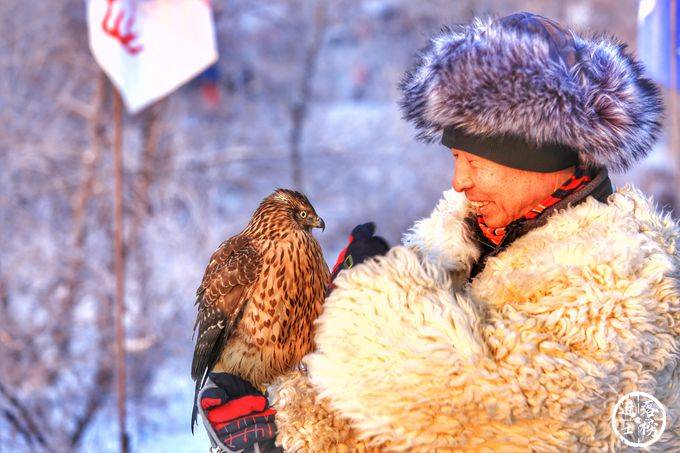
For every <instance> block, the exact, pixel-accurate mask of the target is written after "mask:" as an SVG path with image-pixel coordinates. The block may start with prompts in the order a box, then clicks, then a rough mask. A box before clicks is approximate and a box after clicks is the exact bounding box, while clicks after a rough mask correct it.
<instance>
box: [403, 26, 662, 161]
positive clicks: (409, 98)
mask: <svg viewBox="0 0 680 453" xmlns="http://www.w3.org/2000/svg"><path fill="white" fill-rule="evenodd" d="M574 41H575V44H576V52H577V58H578V61H577V63H576V64H575V65H573V66H572V67H567V65H566V64H565V63H563V62H562V61H560V60H558V61H555V60H554V59H551V58H550V56H549V47H548V43H547V42H546V41H545V39H544V38H543V37H541V36H538V35H530V34H527V33H522V32H520V31H517V30H513V29H508V28H505V27H503V26H502V25H500V24H499V23H498V22H494V21H492V20H485V21H482V20H476V21H475V22H473V23H472V24H471V25H468V26H465V27H462V28H461V29H460V30H458V31H454V30H452V29H444V30H443V31H442V32H441V33H440V34H439V35H437V36H435V37H433V38H432V39H431V40H430V45H429V46H428V47H427V48H426V49H425V50H423V51H422V52H421V54H420V58H419V61H418V62H417V64H416V65H415V67H414V68H413V69H412V70H411V71H409V72H408V73H406V75H405V76H404V78H403V80H402V82H401V85H400V87H401V89H402V92H403V97H402V100H401V107H402V111H403V114H404V118H405V119H407V120H409V121H412V122H413V123H414V124H415V126H416V128H417V130H418V138H420V139H422V140H425V141H426V142H432V141H435V140H438V139H439V138H440V137H441V133H442V130H443V129H444V127H446V126H457V127H461V128H463V129H464V130H465V131H467V132H468V133H471V134H477V135H496V134H509V135H517V136H520V137H523V138H525V139H527V140H530V141H533V142H535V143H537V144H542V143H550V142H553V143H554V142H556V143H561V144H564V145H567V146H570V147H572V148H574V149H576V150H578V152H579V159H580V160H581V161H582V162H583V163H584V164H587V165H595V166H604V167H607V168H609V169H610V170H615V171H617V170H619V171H624V170H626V169H628V168H629V167H630V165H631V164H632V163H633V162H635V161H636V160H638V159H641V158H643V157H644V156H646V155H647V153H648V152H649V151H650V149H651V147H652V145H653V144H654V142H655V141H656V139H657V138H658V135H659V132H660V129H661V126H660V121H661V115H662V111H663V105H662V101H661V97H660V94H659V91H658V89H657V88H656V86H655V85H654V84H653V83H652V82H651V81H650V80H649V79H647V78H646V77H645V76H644V75H643V74H642V72H643V71H642V66H641V64H640V63H639V62H638V61H636V60H635V59H634V58H633V57H632V56H631V55H630V54H629V53H628V52H627V51H626V46H625V45H623V44H621V43H619V42H617V41H615V40H614V39H612V38H606V37H596V38H593V39H583V38H581V37H579V36H576V35H574Z"/></svg>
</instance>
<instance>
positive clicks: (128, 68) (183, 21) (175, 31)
mask: <svg viewBox="0 0 680 453" xmlns="http://www.w3.org/2000/svg"><path fill="white" fill-rule="evenodd" d="M87 24H88V29H89V39H90V49H91V50H92V54H93V55H94V58H95V60H96V61H97V63H98V64H99V65H100V66H101V67H102V69H103V70H104V72H105V73H106V74H107V75H108V76H109V78H110V79H111V81H112V82H113V84H114V85H115V86H116V87H117V88H118V90H119V91H120V93H121V96H122V98H123V101H124V102H125V106H126V107H127V109H128V111H129V112H130V113H136V112H138V111H140V110H142V109H143V108H144V107H146V106H148V105H149V104H151V103H152V102H154V101H156V100H158V99H160V98H162V97H163V96H165V95H167V94H169V93H171V92H172V91H174V90H175V89H176V88H178V87H179V86H181V85H183V84H184V83H186V82H188V81H189V80H191V79H192V78H193V77H195V76H196V75H198V74H200V73H201V72H202V71H203V70H205V69H206V68H207V67H209V66H210V65H212V64H213V63H215V61H217V43H216V41H215V28H214V25H213V19H212V9H211V7H210V1H209V0H87Z"/></svg>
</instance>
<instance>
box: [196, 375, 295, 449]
mask: <svg viewBox="0 0 680 453" xmlns="http://www.w3.org/2000/svg"><path fill="white" fill-rule="evenodd" d="M198 405H199V412H200V414H201V417H202V418H203V424H204V425H205V429H206V430H207V431H208V436H209V437H210V439H211V442H212V443H213V447H217V448H219V449H220V450H222V451H226V452H244V453H249V452H253V451H255V446H256V445H258V447H259V451H261V452H272V453H273V452H282V451H283V450H281V449H280V448H278V447H276V446H275V445H274V441H275V439H276V424H275V423H274V415H275V414H276V410H274V409H273V408H271V407H269V402H268V401H267V398H266V397H265V396H264V395H263V394H262V392H260V391H259V390H257V389H256V388H255V387H253V386H252V385H251V384H250V383H249V382H247V381H244V380H243V379H241V378H240V377H238V376H236V375H234V374H229V373H210V375H209V376H208V379H207V381H206V383H205V385H204V386H203V388H202V389H201V391H200V393H199V396H198Z"/></svg>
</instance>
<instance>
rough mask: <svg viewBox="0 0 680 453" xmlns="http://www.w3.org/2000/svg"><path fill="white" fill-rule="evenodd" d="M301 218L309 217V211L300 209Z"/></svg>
mask: <svg viewBox="0 0 680 453" xmlns="http://www.w3.org/2000/svg"><path fill="white" fill-rule="evenodd" d="M300 218H301V219H306V218H307V211H300Z"/></svg>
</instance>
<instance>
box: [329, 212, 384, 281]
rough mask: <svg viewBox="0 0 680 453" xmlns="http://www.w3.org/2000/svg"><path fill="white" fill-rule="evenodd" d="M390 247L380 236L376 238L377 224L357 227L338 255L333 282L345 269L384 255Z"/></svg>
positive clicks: (332, 277)
mask: <svg viewBox="0 0 680 453" xmlns="http://www.w3.org/2000/svg"><path fill="white" fill-rule="evenodd" d="M389 249H390V245H389V244H388V243H387V241H386V240H385V239H383V238H382V237H380V236H375V223H373V222H368V223H363V224H361V225H357V226H355V227H354V229H353V230H352V233H351V234H350V235H349V243H348V244H347V246H346V247H345V248H344V249H343V250H342V251H341V252H340V255H338V260H337V261H336V263H335V266H334V267H333V272H332V273H331V281H333V280H335V277H336V276H337V275H338V273H340V271H341V270H343V269H349V268H351V267H353V266H356V265H357V264H359V263H361V262H362V261H364V260H366V259H367V258H370V257H372V256H377V255H384V254H385V253H387V251H388V250H389Z"/></svg>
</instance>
